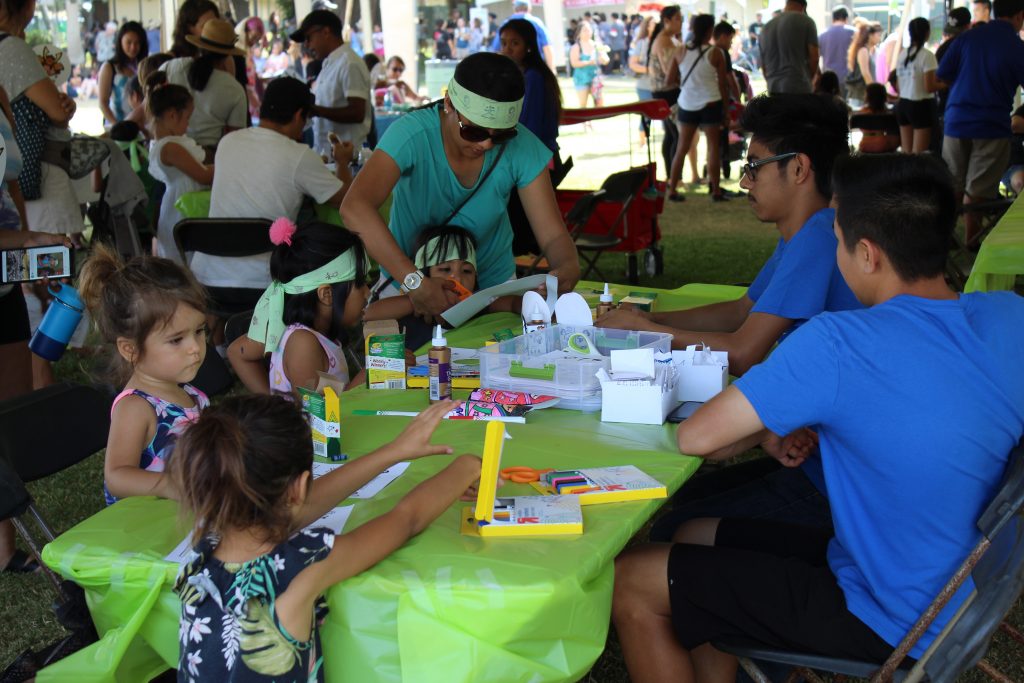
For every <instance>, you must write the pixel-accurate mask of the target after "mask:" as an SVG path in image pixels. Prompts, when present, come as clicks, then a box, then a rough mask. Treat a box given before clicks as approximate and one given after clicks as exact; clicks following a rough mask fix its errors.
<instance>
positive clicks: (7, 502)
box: [0, 383, 111, 680]
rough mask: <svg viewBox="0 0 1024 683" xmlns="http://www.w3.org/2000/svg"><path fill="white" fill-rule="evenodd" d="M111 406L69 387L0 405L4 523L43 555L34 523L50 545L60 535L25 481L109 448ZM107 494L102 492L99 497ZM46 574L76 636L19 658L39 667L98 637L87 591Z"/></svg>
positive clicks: (61, 616)
mask: <svg viewBox="0 0 1024 683" xmlns="http://www.w3.org/2000/svg"><path fill="white" fill-rule="evenodd" d="M110 404H111V397H110V396H108V395H105V394H102V393H100V392H99V391H97V390H96V389H93V388H91V387H86V386H82V385H74V384H66V383H64V384H55V385H53V386H49V387H47V388H45V389H40V390H39V391H34V392H32V393H30V394H26V395H24V396H19V397H17V398H13V399H9V400H7V401H3V402H2V403H0V494H2V495H0V519H10V520H11V521H12V523H13V524H14V528H15V529H16V530H17V532H18V535H20V536H21V538H22V539H24V541H25V543H26V544H27V545H28V546H29V548H30V549H31V550H32V552H33V553H34V554H35V555H36V556H37V557H38V556H39V555H40V553H41V552H42V547H43V542H41V541H40V540H39V539H38V538H37V537H36V535H35V534H33V533H32V532H31V531H30V529H29V525H28V520H29V519H31V520H32V523H33V526H34V527H35V528H37V529H38V531H40V532H41V533H42V536H43V537H44V539H45V542H49V541H52V540H53V539H54V533H53V530H52V528H51V526H50V525H49V524H48V523H47V521H46V520H45V518H44V517H43V515H42V513H41V512H40V511H39V509H38V508H37V507H36V504H35V502H34V501H33V500H32V497H31V495H30V494H29V493H28V491H27V490H26V489H25V485H24V482H33V481H36V480H38V479H44V478H46V477H49V476H51V475H53V474H56V473H58V472H61V471H63V470H65V469H67V468H69V467H71V466H72V465H75V464H77V463H79V462H81V461H82V460H84V459H85V458H87V457H89V456H90V455H92V454H93V453H96V452H97V451H99V450H102V449H103V448H105V447H106V445H107V433H108V432H109V430H110ZM101 495H102V493H101V491H100V490H99V489H97V490H96V496H97V497H98V496H101ZM43 571H44V573H45V574H46V576H47V577H48V578H49V579H50V581H51V582H52V583H53V586H54V588H55V589H56V591H57V594H58V599H57V601H56V602H55V603H54V612H55V613H56V615H57V619H58V621H60V623H61V624H62V625H63V626H64V627H65V628H67V629H68V630H69V631H71V635H68V636H66V637H65V638H63V639H61V640H60V641H58V642H57V643H56V644H54V645H51V646H48V647H47V648H46V649H45V650H44V651H43V652H42V653H41V654H39V655H32V653H26V654H25V655H22V657H20V658H19V660H24V659H26V658H27V659H31V663H30V665H31V666H39V667H41V666H46V665H47V664H49V663H51V662H53V661H56V660H57V659H59V658H60V657H62V656H66V655H67V654H69V652H71V651H74V650H75V649H78V648H80V647H82V646H84V645H85V644H87V643H89V642H92V641H94V640H95V639H96V632H95V628H94V627H93V624H92V619H91V618H90V617H89V612H88V608H87V607H86V606H85V597H84V594H83V593H82V590H81V589H80V588H79V587H78V586H76V585H75V584H74V583H72V582H70V581H61V579H60V578H59V577H58V576H57V575H56V574H54V573H53V572H52V571H51V570H50V569H49V568H48V567H46V566H45V565H44V566H43ZM21 663H22V662H16V664H19V665H20V664H21ZM12 666H14V665H12ZM15 668H16V669H17V667H15ZM19 670H20V669H19ZM6 673H7V672H5V675H6ZM19 680H20V679H19Z"/></svg>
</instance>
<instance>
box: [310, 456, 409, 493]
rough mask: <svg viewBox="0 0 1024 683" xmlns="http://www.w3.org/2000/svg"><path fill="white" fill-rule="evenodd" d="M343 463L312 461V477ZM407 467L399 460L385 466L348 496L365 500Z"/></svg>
mask: <svg viewBox="0 0 1024 683" xmlns="http://www.w3.org/2000/svg"><path fill="white" fill-rule="evenodd" d="M344 465H345V463H343V462H339V463H336V464H334V463H326V462H314V463H313V479H319V478H320V477H322V476H324V475H325V474H330V473H331V472H333V471H334V470H336V469H338V468H339V467H344ZM408 468H409V463H407V462H400V463H397V464H395V465H392V466H391V467H389V468H387V469H386V470H384V471H383V472H381V473H380V474H378V475H377V476H376V477H374V478H373V479H371V480H370V481H368V482H367V483H366V484H364V485H363V487H362V488H361V489H359V490H358V491H356V492H355V493H353V494H352V495H351V496H349V497H350V498H358V499H360V500H365V499H367V498H373V497H374V496H375V495H377V494H378V493H380V492H381V491H383V490H384V488H385V487H386V486H388V484H390V483H391V482H393V481H394V480H395V479H398V478H399V477H400V476H402V473H403V472H405V471H406V470H407V469H408Z"/></svg>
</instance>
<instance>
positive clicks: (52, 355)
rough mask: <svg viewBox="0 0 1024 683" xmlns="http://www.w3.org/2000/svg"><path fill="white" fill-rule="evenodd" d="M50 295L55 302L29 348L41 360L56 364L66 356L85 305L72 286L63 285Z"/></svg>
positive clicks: (52, 290) (53, 290)
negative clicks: (66, 350) (65, 350)
mask: <svg viewBox="0 0 1024 683" xmlns="http://www.w3.org/2000/svg"><path fill="white" fill-rule="evenodd" d="M50 294H52V295H53V301H52V302H50V307H49V308H48V309H47V311H46V315H44V316H43V320H42V322H40V323H39V327H38V328H37V329H36V331H35V334H33V335H32V339H31V340H30V341H29V343H28V348H30V349H31V350H32V353H34V354H36V355H37V356H39V357H40V358H45V359H46V360H49V361H54V362H56V361H58V360H60V357H61V356H63V355H64V349H66V348H67V346H68V342H69V341H70V340H71V337H72V335H74V333H75V329H76V328H77V327H78V323H80V322H81V321H82V313H83V312H84V311H85V304H83V303H82V299H81V298H79V296H78V291H77V290H76V289H75V288H74V287H72V286H71V285H63V286H61V288H60V289H59V290H55V289H52V288H51V289H50Z"/></svg>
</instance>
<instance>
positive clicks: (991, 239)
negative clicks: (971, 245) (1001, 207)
mask: <svg viewBox="0 0 1024 683" xmlns="http://www.w3.org/2000/svg"><path fill="white" fill-rule="evenodd" d="M1022 274H1024V203H1022V202H1021V198H1020V197H1017V200H1016V201H1015V202H1014V203H1013V204H1012V205H1011V206H1010V208H1009V209H1007V211H1006V213H1005V214H1003V217H1002V218H1000V219H999V222H998V223H997V224H996V227H994V228H992V232H990V233H989V234H988V236H987V237H985V239H984V241H982V243H981V249H980V250H979V251H978V256H977V258H976V259H975V260H974V267H973V268H971V275H970V277H969V278H967V283H966V284H965V285H964V291H965V292H991V291H995V290H999V289H1011V290H1012V289H1013V287H1014V284H1015V283H1016V281H1017V276H1018V275H1022Z"/></svg>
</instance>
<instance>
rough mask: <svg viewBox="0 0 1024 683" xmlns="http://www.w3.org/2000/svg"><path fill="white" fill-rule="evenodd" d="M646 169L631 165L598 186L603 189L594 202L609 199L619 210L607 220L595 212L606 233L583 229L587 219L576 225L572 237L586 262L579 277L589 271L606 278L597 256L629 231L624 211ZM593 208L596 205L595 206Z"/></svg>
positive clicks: (638, 190) (637, 191) (644, 175)
mask: <svg viewBox="0 0 1024 683" xmlns="http://www.w3.org/2000/svg"><path fill="white" fill-rule="evenodd" d="M647 177H648V169H647V167H646V166H644V167H640V168H631V169H629V170H628V171H619V172H618V173H613V174H611V175H610V176H608V177H607V178H606V179H605V181H604V182H603V183H601V189H602V190H604V192H603V193H602V194H601V195H600V196H599V197H597V204H602V203H605V202H607V203H609V204H620V205H621V207H620V208H619V212H618V214H616V216H615V218H614V219H613V220H612V222H611V223H610V224H608V223H606V222H605V221H604V220H603V219H601V216H600V214H596V215H594V218H595V219H596V220H599V221H600V222H601V223H603V224H604V227H605V228H606V232H605V233H603V234H602V233H600V232H597V233H590V232H584V228H585V226H586V223H582V224H580V225H579V226H578V228H577V229H576V231H575V232H574V234H573V241H574V242H575V243H576V251H578V252H579V255H580V258H581V259H582V260H583V262H584V263H585V264H586V269H585V270H584V271H583V274H582V275H581V279H583V280H586V279H587V276H588V275H590V273H591V272H593V273H597V276H598V279H599V280H607V279H608V278H606V277H605V276H604V273H602V272H601V270H600V269H599V268H598V267H597V259H599V258H600V257H601V254H602V253H604V252H605V251H606V250H608V249H614V248H615V247H617V246H619V245H620V244H622V241H623V238H622V234H626V233H628V232H629V219H628V217H627V213H628V212H629V207H630V206H631V205H632V204H633V201H634V200H635V199H636V198H637V197H638V196H640V192H641V190H642V189H643V186H644V183H646V182H647ZM594 208H595V210H596V206H595V207H594Z"/></svg>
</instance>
